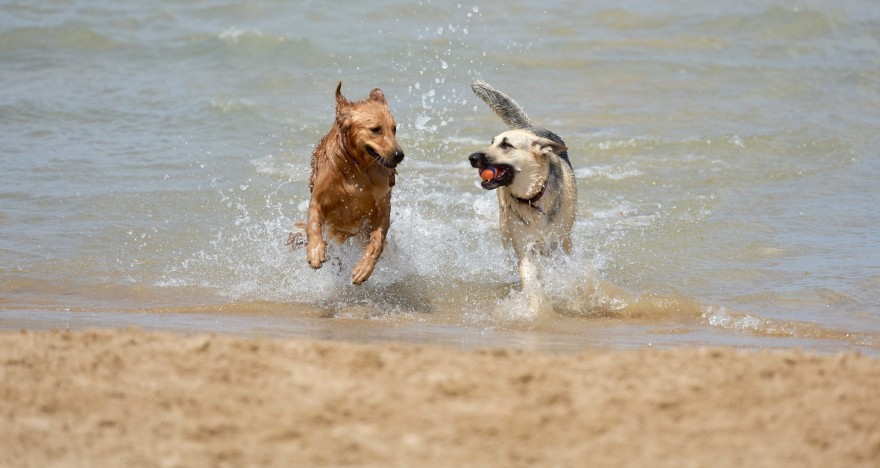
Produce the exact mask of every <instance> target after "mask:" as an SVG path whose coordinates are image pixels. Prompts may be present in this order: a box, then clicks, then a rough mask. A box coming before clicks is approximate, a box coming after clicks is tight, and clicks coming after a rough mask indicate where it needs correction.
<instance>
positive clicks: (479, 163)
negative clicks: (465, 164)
mask: <svg viewBox="0 0 880 468" xmlns="http://www.w3.org/2000/svg"><path fill="white" fill-rule="evenodd" d="M468 161H470V162H471V167H474V168H477V169H480V170H483V169H485V168H487V167H491V168H494V169H495V177H493V178H492V179H489V180H484V181H482V182H480V186H481V187H483V188H484V189H486V190H493V189H496V188H498V187H503V186H506V185H510V184H511V183H513V174H514V170H513V167H512V166H510V165H509V164H492V163H490V162H489V157H488V156H487V155H486V153H483V152H482V151H481V152H478V153H474V154H472V155H470V156H468Z"/></svg>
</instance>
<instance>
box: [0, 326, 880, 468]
mask: <svg viewBox="0 0 880 468" xmlns="http://www.w3.org/2000/svg"><path fill="white" fill-rule="evenodd" d="M878 382H880V360H877V359H875V358H871V357H867V356H864V355H859V354H855V353H842V354H829V355H818V354H807V353H802V352H799V351H796V350H784V351H779V350H776V351H743V350H736V349H732V348H677V349H667V350H655V349H642V350H616V351H603V350H592V351H584V352H580V353H576V354H554V353H542V352H531V351H515V350H504V349H486V350H473V351H462V350H458V349H454V348H450V347H443V346H434V345H421V346H415V345H405V344H352V343H346V342H327V341H309V340H298V339H265V338H238V337H232V336H228V335H207V334H198V335H189V336H186V335H182V334H175V333H169V332H145V331H137V330H99V331H81V332H67V331H63V332H62V331H53V332H4V333H0V414H2V421H3V422H2V423H0V465H2V466H96V465H100V466H293V465H299V466H307V465H312V466H313V465H343V464H353V465H369V466H388V465H397V466H418V465H433V466H437V465H440V466H866V467H867V466H877V465H878V463H880V392H878V391H877V385H878Z"/></svg>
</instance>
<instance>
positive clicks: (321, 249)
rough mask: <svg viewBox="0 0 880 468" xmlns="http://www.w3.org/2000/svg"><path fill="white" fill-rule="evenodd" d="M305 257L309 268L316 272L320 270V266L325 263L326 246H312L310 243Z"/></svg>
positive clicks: (320, 244)
mask: <svg viewBox="0 0 880 468" xmlns="http://www.w3.org/2000/svg"><path fill="white" fill-rule="evenodd" d="M306 257H307V259H308V261H309V266H311V267H312V268H314V269H316V270H317V269H318V268H321V265H323V264H324V262H326V261H327V252H326V244H325V243H324V242H315V243H314V245H312V244H311V243H310V244H309V249H308V251H307V252H306Z"/></svg>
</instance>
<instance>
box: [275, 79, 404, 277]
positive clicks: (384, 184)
mask: <svg viewBox="0 0 880 468" xmlns="http://www.w3.org/2000/svg"><path fill="white" fill-rule="evenodd" d="M396 135H397V124H396V123H395V121H394V117H392V116H391V112H390V111H389V110H388V103H387V101H386V100H385V95H384V94H383V93H382V91H381V90H380V89H379V88H375V89H373V90H372V91H371V92H370V97H369V98H367V99H365V100H363V101H357V102H351V101H349V100H347V99H346V98H345V97H344V96H343V95H342V83H341V82H340V83H339V86H337V87H336V119H335V122H334V123H333V127H332V128H331V129H330V132H328V133H327V135H326V136H325V137H324V139H322V140H321V142H320V143H318V146H317V147H316V148H315V152H314V153H313V154H312V176H311V179H310V180H309V188H310V189H311V192H312V197H311V201H310V202H309V214H308V223H307V225H306V226H297V228H299V232H297V233H293V234H291V235H290V237H289V238H288V241H287V243H288V244H290V245H291V246H293V248H294V249H297V248H299V247H302V246H303V244H305V245H306V258H307V260H308V262H309V265H310V266H311V267H312V268H316V269H317V268H321V265H323V264H324V262H325V261H327V253H326V247H327V244H326V242H325V241H324V234H325V233H326V234H327V235H328V236H329V237H330V238H331V239H332V240H334V241H336V242H338V243H339V244H342V243H343V242H345V241H346V240H348V239H349V238H352V237H357V238H359V239H360V240H362V241H363V242H364V244H365V248H364V255H363V257H362V258H361V260H360V261H359V262H358V264H357V265H356V266H355V267H354V270H352V275H351V282H352V283H354V284H361V283H363V282H364V281H366V280H367V279H368V278H369V277H370V275H371V274H372V273H373V270H374V269H375V267H376V262H377V261H379V256H380V255H381V254H382V250H383V249H384V247H385V238H386V236H387V235H388V227H389V225H390V223H391V187H393V186H394V183H395V179H396V176H397V171H396V169H395V168H396V167H397V165H398V164H399V163H400V162H401V161H402V160H403V157H404V154H403V151H402V150H401V149H400V145H398V144H397V139H396ZM303 231H305V232H303Z"/></svg>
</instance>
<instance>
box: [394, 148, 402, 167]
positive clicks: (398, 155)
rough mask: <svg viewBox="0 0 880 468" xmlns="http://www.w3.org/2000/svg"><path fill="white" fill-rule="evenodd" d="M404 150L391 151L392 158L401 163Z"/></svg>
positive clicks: (395, 162)
mask: <svg viewBox="0 0 880 468" xmlns="http://www.w3.org/2000/svg"><path fill="white" fill-rule="evenodd" d="M403 156H404V154H403V151H400V150H397V151H395V152H393V153H391V160H392V161H394V164H400V161H403Z"/></svg>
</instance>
